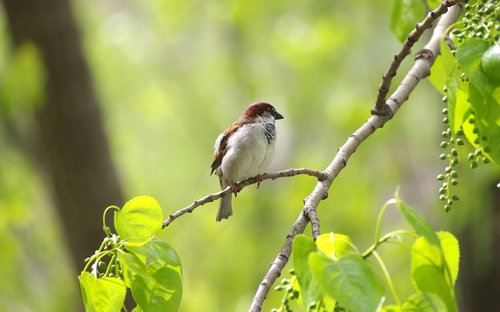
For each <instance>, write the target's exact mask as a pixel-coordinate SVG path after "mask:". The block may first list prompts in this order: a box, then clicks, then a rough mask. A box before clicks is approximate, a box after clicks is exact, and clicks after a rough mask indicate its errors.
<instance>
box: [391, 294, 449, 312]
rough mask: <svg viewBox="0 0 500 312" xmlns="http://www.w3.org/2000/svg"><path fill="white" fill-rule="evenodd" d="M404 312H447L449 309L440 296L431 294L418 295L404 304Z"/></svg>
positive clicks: (412, 296)
mask: <svg viewBox="0 0 500 312" xmlns="http://www.w3.org/2000/svg"><path fill="white" fill-rule="evenodd" d="M401 311H402V312H446V311H448V309H447V308H446V305H445V304H444V302H443V300H441V298H439V296H437V295H434V294H429V293H422V292H419V293H416V294H413V295H411V296H410V297H409V298H408V299H406V300H405V302H403V305H402V307H401Z"/></svg>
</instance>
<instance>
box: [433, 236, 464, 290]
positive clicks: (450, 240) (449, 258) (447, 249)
mask: <svg viewBox="0 0 500 312" xmlns="http://www.w3.org/2000/svg"><path fill="white" fill-rule="evenodd" d="M437 234H438V237H439V240H440V241H441V250H442V252H443V255H444V259H445V261H446V263H445V264H446V265H447V266H448V270H449V274H450V277H451V284H452V285H455V282H456V280H457V277H458V268H459V263H460V247H459V245H458V240H457V238H456V237H455V236H454V235H453V234H451V233H450V232H445V231H442V232H438V233H437Z"/></svg>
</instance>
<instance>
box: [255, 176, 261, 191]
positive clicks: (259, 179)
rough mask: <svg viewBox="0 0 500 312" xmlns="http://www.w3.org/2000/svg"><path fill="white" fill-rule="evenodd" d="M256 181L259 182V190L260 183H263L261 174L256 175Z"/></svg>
mask: <svg viewBox="0 0 500 312" xmlns="http://www.w3.org/2000/svg"><path fill="white" fill-rule="evenodd" d="M255 180H257V188H259V186H260V182H262V175H261V174H258V175H256V176H255Z"/></svg>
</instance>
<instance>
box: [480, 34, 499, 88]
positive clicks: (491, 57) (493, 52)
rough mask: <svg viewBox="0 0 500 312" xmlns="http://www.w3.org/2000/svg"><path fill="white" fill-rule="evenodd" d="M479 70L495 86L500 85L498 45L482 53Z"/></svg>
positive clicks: (494, 44)
mask: <svg viewBox="0 0 500 312" xmlns="http://www.w3.org/2000/svg"><path fill="white" fill-rule="evenodd" d="M481 70H482V71H483V73H484V74H485V75H486V77H488V79H490V80H491V81H493V82H494V83H495V84H497V85H498V84H500V46H499V45H498V43H493V45H492V46H491V47H490V48H489V49H488V50H487V51H486V52H484V54H483V56H482V58H481Z"/></svg>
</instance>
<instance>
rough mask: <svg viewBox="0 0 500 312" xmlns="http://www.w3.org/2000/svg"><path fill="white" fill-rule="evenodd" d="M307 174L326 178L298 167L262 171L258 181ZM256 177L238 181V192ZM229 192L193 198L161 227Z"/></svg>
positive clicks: (323, 175)
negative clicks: (267, 171) (192, 200)
mask: <svg viewBox="0 0 500 312" xmlns="http://www.w3.org/2000/svg"><path fill="white" fill-rule="evenodd" d="M301 174H304V175H308V176H312V177H316V178H317V179H318V181H323V180H325V179H326V178H327V174H326V173H324V172H321V171H317V170H313V169H308V168H298V169H287V170H281V171H278V172H272V173H264V174H263V175H262V176H261V178H260V180H259V181H263V180H275V179H278V178H287V177H293V176H296V175H301ZM259 181H258V180H257V178H250V179H246V180H244V181H241V182H240V183H238V192H239V191H241V190H242V189H243V188H245V187H246V186H249V185H252V184H255V183H258V182H259ZM229 192H231V188H230V187H229V186H228V187H227V188H225V189H223V190H221V191H219V192H217V193H212V194H209V195H207V196H205V197H202V198H200V199H197V200H195V201H194V202H193V203H192V204H191V205H189V206H187V207H184V208H182V209H179V210H177V211H176V212H174V213H172V214H170V215H169V216H168V218H167V219H166V220H165V221H163V223H162V228H165V227H167V226H168V225H169V224H170V223H172V221H174V220H175V219H177V218H179V217H180V216H182V215H184V214H186V213H191V212H193V210H194V209H196V208H197V207H200V206H203V205H205V204H208V203H211V202H213V201H216V200H217V199H219V198H221V197H222V196H223V195H224V194H226V193H229Z"/></svg>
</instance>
